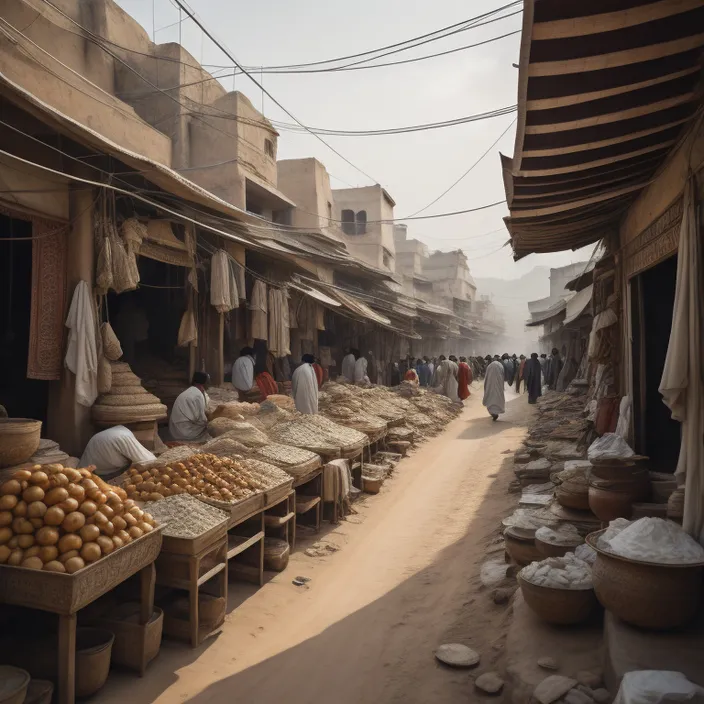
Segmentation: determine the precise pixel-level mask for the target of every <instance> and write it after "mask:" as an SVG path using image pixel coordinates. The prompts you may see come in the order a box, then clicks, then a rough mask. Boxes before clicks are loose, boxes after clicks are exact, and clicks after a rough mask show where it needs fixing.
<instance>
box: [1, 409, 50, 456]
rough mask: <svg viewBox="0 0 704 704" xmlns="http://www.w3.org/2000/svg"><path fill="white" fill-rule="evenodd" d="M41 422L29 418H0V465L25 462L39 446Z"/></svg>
mask: <svg viewBox="0 0 704 704" xmlns="http://www.w3.org/2000/svg"><path fill="white" fill-rule="evenodd" d="M41 430H42V422H41V421H40V420H32V419H31V418H0V467H12V466H13V465H16V464H21V463H22V462H26V461H27V460H28V459H29V458H30V457H31V456H32V455H33V454H34V453H35V452H36V451H37V448H38V447H39V440H40V437H39V436H40V434H41Z"/></svg>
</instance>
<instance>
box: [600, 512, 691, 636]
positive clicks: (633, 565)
mask: <svg viewBox="0 0 704 704" xmlns="http://www.w3.org/2000/svg"><path fill="white" fill-rule="evenodd" d="M615 524H616V522H614V524H612V526H610V527H609V528H607V529H605V530H601V531H597V532H595V533H590V534H589V535H588V536H587V544H588V545H589V546H590V547H591V548H593V549H594V550H595V551H596V553H597V557H596V562H595V563H594V571H593V579H594V589H595V590H596V595H597V598H598V599H599V601H600V602H601V603H602V605H603V606H604V608H606V609H608V610H609V611H611V612H612V613H613V614H614V615H616V616H618V618H620V619H621V620H622V621H625V622H626V623H629V624H631V625H634V626H639V627H641V628H650V629H653V630H671V629H674V628H679V627H681V626H685V625H686V624H688V623H690V622H691V621H692V619H693V618H694V616H695V614H696V612H697V610H698V608H699V602H700V596H701V591H702V567H704V548H702V547H701V546H700V545H699V544H698V543H697V542H696V541H695V540H694V539H693V538H691V537H690V536H689V535H687V534H686V533H685V532H684V531H683V530H682V529H681V528H680V527H679V526H678V525H676V524H675V523H672V522H671V521H666V520H663V519H661V518H641V519H639V520H637V521H633V522H628V521H622V522H621V523H620V525H615ZM646 557H647V558H649V559H644V558H646Z"/></svg>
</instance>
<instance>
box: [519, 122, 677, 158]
mask: <svg viewBox="0 0 704 704" xmlns="http://www.w3.org/2000/svg"><path fill="white" fill-rule="evenodd" d="M688 121H689V118H688V117H683V118H681V119H679V120H675V121H673V122H668V123H667V124H665V125H659V126H658V127H652V128H651V129H649V130H640V131H638V132H630V133H629V134H626V135H622V136H620V137H612V138H611V139H604V140H602V141H600V142H585V143H583V144H570V145H568V146H566V147H555V148H554V149H528V150H526V151H524V152H523V158H524V159H527V158H529V157H544V156H558V155H560V154H576V153H577V152H588V151H592V150H593V149H603V148H604V147H612V146H614V145H616V144H625V143H626V142H632V141H633V140H634V139H640V138H641V137H647V136H648V135H651V134H658V132H665V131H667V130H669V129H670V128H671V127H676V126H677V125H681V124H682V123H683V122H688Z"/></svg>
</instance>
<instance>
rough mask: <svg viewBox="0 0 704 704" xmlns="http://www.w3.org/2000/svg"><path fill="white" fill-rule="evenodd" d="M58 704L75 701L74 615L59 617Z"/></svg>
mask: <svg viewBox="0 0 704 704" xmlns="http://www.w3.org/2000/svg"><path fill="white" fill-rule="evenodd" d="M57 656H58V666H59V678H58V680H59V691H58V700H59V704H73V702H74V701H75V699H76V614H70V615H68V616H66V615H65V614H61V615H60V616H59V648H58V653H57Z"/></svg>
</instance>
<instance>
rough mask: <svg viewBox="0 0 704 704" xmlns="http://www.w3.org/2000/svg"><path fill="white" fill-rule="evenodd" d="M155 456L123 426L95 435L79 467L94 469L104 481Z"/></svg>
mask: <svg viewBox="0 0 704 704" xmlns="http://www.w3.org/2000/svg"><path fill="white" fill-rule="evenodd" d="M155 459H156V456H155V455H153V454H152V453H151V452H149V450H147V449H146V448H145V447H144V446H143V445H141V444H140V443H139V440H137V438H136V437H135V436H134V433H133V432H132V431H131V430H130V429H129V428H125V426H124V425H116V426H115V427H113V428H108V429H107V430H102V431H101V432H99V433H96V434H95V435H94V436H93V437H92V438H91V439H90V440H89V441H88V444H87V445H86V449H85V451H84V452H83V457H81V461H80V462H79V463H78V466H79V467H90V466H91V465H92V466H94V467H95V473H96V474H98V475H99V476H100V477H102V478H103V479H104V480H105V481H109V480H110V479H112V478H113V477H115V476H117V475H118V474H121V473H122V472H124V471H125V470H126V469H128V468H129V467H130V466H131V465H133V464H135V463H136V462H150V461H151V460H155Z"/></svg>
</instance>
